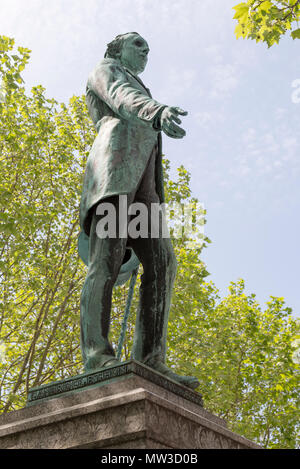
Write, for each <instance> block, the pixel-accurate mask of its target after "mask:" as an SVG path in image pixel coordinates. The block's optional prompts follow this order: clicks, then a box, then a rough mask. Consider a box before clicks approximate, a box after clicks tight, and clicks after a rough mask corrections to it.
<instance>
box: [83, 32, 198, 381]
mask: <svg viewBox="0 0 300 469" xmlns="http://www.w3.org/2000/svg"><path fill="white" fill-rule="evenodd" d="M148 53H149V46H148V43H147V42H146V41H145V39H143V38H142V37H141V36H140V35H139V34H138V33H127V34H125V35H120V36H117V38H115V39H114V40H113V41H112V42H111V43H110V44H108V47H107V51H106V54H105V58H104V59H103V60H102V61H101V62H100V63H99V64H98V65H97V66H96V68H95V70H94V71H93V72H92V73H91V75H90V76H89V79H88V83H87V93H86V99H87V105H88V109H89V113H90V116H91V118H92V120H93V122H94V125H95V127H96V129H97V132H98V134H97V137H96V139H95V141H94V144H93V146H92V149H91V151H90V154H89V157H88V161H87V166H86V172H85V177H84V183H83V191H82V199H81V205H80V226H81V230H82V234H81V236H82V237H84V242H82V239H83V238H82V237H81V241H79V251H80V250H81V254H82V256H81V257H83V258H85V262H86V263H87V264H88V274H87V278H86V281H85V284H84V287H83V291H82V297H81V347H82V355H83V361H84V366H85V370H86V371H87V372H88V371H91V370H94V369H98V368H101V367H108V366H111V365H113V364H116V363H119V362H118V360H117V359H116V358H115V352H114V350H113V348H112V346H111V344H110V343H109V342H108V331H109V325H110V307H111V294H112V288H113V286H114V284H115V283H116V282H117V281H118V280H119V279H118V274H119V272H120V269H121V266H122V261H123V259H124V256H125V253H126V249H128V247H129V245H130V247H131V248H132V249H133V251H134V252H135V255H136V256H137V259H138V260H137V262H141V263H142V264H143V268H144V275H143V276H142V279H141V290H140V304H139V309H138V311H137V320H136V328H135V337H134V345H133V351H132V358H133V359H135V360H138V361H140V362H143V363H146V364H147V365H148V366H150V367H152V368H153V369H155V370H157V371H159V372H160V373H163V374H165V375H166V376H168V377H170V378H171V379H175V380H176V381H177V382H179V383H180V384H184V385H186V386H189V387H191V388H195V387H197V386H198V384H199V383H198V381H197V380H196V378H193V377H185V376H179V375H177V374H175V373H173V372H172V371H171V370H169V369H168V368H167V367H166V365H165V363H164V362H165V355H166V348H165V344H166V331H167V323H168V315H169V308H170V302H171V294H172V287H173V282H174V279H175V275H176V259H175V255H174V252H173V248H172V244H171V241H170V239H169V238H168V239H163V238H159V239H158V240H153V239H148V240H146V241H145V240H132V239H128V240H127V239H125V240H124V239H116V240H112V239H108V238H107V239H98V238H97V236H96V228H95V227H96V226H97V222H98V221H99V219H100V218H99V216H98V215H97V213H96V208H97V206H98V204H99V203H103V201H105V202H107V201H109V202H110V203H112V204H114V206H115V207H116V209H117V210H116V212H117V213H119V206H118V203H119V202H118V200H117V198H118V196H120V195H126V196H127V198H128V201H129V202H130V203H132V202H133V201H136V200H138V198H139V197H140V198H141V199H142V200H144V199H145V200H146V202H145V203H146V204H149V206H150V203H151V202H159V203H162V202H164V191H163V170H162V145H161V131H163V132H164V133H165V134H166V135H167V136H169V137H171V138H178V139H180V138H182V137H184V135H185V131H184V130H183V129H182V128H181V127H179V125H178V124H180V123H181V120H180V119H179V116H180V115H186V114H187V113H186V112H185V111H182V110H181V109H180V108H177V107H170V106H166V105H164V104H161V103H159V102H157V101H155V100H154V99H153V98H152V96H151V93H150V91H149V89H148V88H147V87H146V86H145V85H144V84H143V82H142V81H141V80H140V78H139V77H138V75H139V74H140V73H141V72H143V71H144V69H145V66H146V64H147V57H148ZM145 194H146V196H145ZM147 194H148V195H147ZM84 250H85V252H83V251H84ZM87 250H88V253H87ZM134 269H136V263H133V264H132V270H134ZM121 273H122V271H121Z"/></svg>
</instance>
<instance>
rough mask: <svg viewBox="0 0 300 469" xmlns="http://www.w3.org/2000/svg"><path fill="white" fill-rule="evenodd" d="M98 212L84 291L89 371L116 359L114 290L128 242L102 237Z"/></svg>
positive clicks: (84, 354) (83, 336) (84, 341)
mask: <svg viewBox="0 0 300 469" xmlns="http://www.w3.org/2000/svg"><path fill="white" fill-rule="evenodd" d="M105 202H106V203H107V202H111V203H113V204H114V206H115V207H116V209H117V208H118V201H117V198H110V199H106V200H105ZM95 212H96V209H95V210H94V213H93V217H92V223H91V230H90V245H89V266H88V273H87V277H86V280H85V283H84V286H83V289H82V294H81V312H80V323H81V350H82V357H83V362H84V368H85V370H86V371H89V370H92V369H96V368H99V367H102V366H105V365H106V366H107V365H108V364H113V361H114V360H115V361H116V359H115V354H114V350H113V348H112V345H111V344H110V343H109V341H108V333H109V326H110V313H111V302H112V290H113V286H114V283H115V281H116V279H117V276H118V273H119V270H120V266H121V264H122V260H123V257H124V254H125V250H126V242H127V240H126V239H124V238H119V237H115V238H113V237H107V238H99V237H98V235H97V232H96V227H97V224H98V222H99V221H100V220H101V218H102V216H101V215H96V213H95ZM117 234H118V233H117ZM116 363H117V361H116Z"/></svg>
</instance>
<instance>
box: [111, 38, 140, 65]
mask: <svg viewBox="0 0 300 469" xmlns="http://www.w3.org/2000/svg"><path fill="white" fill-rule="evenodd" d="M129 34H137V35H138V36H139V33H136V32H132V33H125V34H119V35H118V36H116V37H115V38H114V40H113V41H111V42H110V43H109V44H107V49H106V52H105V55H104V57H105V58H108V59H116V58H117V57H118V55H119V54H120V52H121V50H122V47H123V44H124V42H125V39H126V37H127V36H128V35H129Z"/></svg>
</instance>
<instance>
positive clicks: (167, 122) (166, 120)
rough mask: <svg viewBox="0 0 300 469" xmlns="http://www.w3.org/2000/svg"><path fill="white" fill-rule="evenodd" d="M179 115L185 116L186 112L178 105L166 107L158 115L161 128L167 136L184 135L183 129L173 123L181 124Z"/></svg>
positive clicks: (181, 136) (180, 136)
mask: <svg viewBox="0 0 300 469" xmlns="http://www.w3.org/2000/svg"><path fill="white" fill-rule="evenodd" d="M179 115H180V116H186V115H187V112H186V111H183V110H182V109H180V108H179V107H166V108H165V109H164V110H163V112H162V114H161V116H160V123H161V129H162V130H163V132H164V133H165V134H166V135H168V137H172V138H183V137H184V136H185V130H184V129H182V128H181V127H179V126H178V125H176V124H175V122H176V123H177V124H181V120H180V119H179V118H178V116H179Z"/></svg>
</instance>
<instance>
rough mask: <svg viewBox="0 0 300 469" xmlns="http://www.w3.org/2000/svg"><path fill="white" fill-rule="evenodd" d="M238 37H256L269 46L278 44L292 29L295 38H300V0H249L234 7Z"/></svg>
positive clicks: (258, 40) (291, 33)
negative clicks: (299, 25)
mask: <svg viewBox="0 0 300 469" xmlns="http://www.w3.org/2000/svg"><path fill="white" fill-rule="evenodd" d="M234 10H235V15H234V19H236V20H237V22H238V24H237V26H236V28H235V34H236V37H237V39H238V38H240V37H242V38H244V39H245V38H247V39H255V40H256V42H265V43H267V44H268V47H271V46H272V45H273V44H276V43H277V44H278V42H279V40H280V39H281V37H282V36H283V35H284V34H286V33H287V31H290V35H291V37H292V38H293V39H299V38H300V28H299V27H298V22H299V20H300V0H286V1H282V0H279V1H277V0H271V1H270V0H247V1H246V2H242V3H239V4H238V5H236V6H235V7H234Z"/></svg>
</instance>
